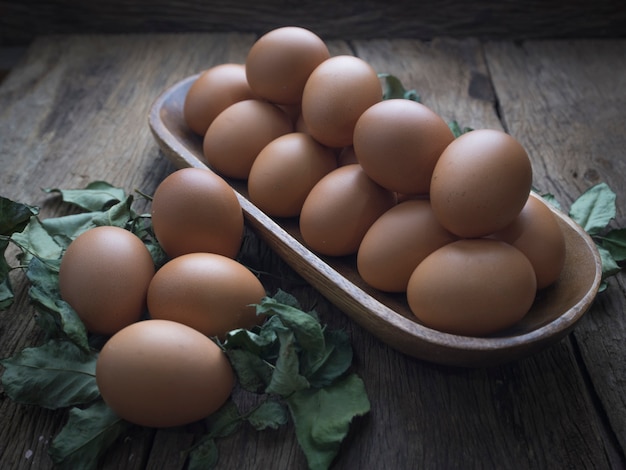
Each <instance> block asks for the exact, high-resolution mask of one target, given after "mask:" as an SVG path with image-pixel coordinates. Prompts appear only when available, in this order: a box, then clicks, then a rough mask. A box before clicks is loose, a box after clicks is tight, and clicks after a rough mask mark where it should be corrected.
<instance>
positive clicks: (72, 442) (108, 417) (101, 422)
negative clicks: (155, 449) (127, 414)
mask: <svg viewBox="0 0 626 470" xmlns="http://www.w3.org/2000/svg"><path fill="white" fill-rule="evenodd" d="M128 427H129V424H128V423H127V422H126V421H124V420H122V419H121V418H119V417H118V416H116V415H115V413H113V411H112V410H111V409H110V408H109V407H108V406H107V405H106V404H105V403H104V402H103V401H97V402H96V403H94V404H93V405H91V406H90V407H89V408H85V409H79V408H72V409H71V410H70V412H69V419H68V421H67V424H66V425H65V426H64V427H63V429H62V430H61V432H60V433H59V434H58V435H57V436H56V437H55V438H54V440H53V441H52V445H51V446H50V450H49V453H50V457H51V459H52V461H53V462H54V463H55V465H56V468H59V469H68V470H96V469H97V468H98V463H99V461H100V459H101V458H102V456H103V455H104V454H105V453H106V451H107V450H108V449H109V447H110V446H111V445H112V444H113V443H114V442H115V441H116V440H117V439H118V438H119V437H120V436H122V435H123V433H124V432H125V431H126V429H127V428H128Z"/></svg>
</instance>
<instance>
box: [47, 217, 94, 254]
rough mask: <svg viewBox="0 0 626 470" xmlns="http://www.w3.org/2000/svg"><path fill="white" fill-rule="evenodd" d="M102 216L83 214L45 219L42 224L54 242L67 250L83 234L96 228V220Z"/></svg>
mask: <svg viewBox="0 0 626 470" xmlns="http://www.w3.org/2000/svg"><path fill="white" fill-rule="evenodd" d="M101 214H102V212H81V213H80V214H71V215H65V216H61V217H54V218H49V219H44V220H42V221H41V222H40V224H41V227H42V228H43V229H44V230H45V231H46V233H47V234H48V235H49V236H50V237H52V239H53V240H54V242H55V243H56V244H57V245H59V246H60V247H61V248H62V249H63V250H65V249H67V247H68V246H69V244H70V243H71V242H72V241H73V240H74V239H75V238H76V237H78V236H79V235H80V234H81V233H83V232H85V231H87V230H89V229H91V228H94V227H95V226H96V224H95V223H94V219H97V218H98V217H100V216H101Z"/></svg>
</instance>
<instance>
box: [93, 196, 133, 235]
mask: <svg viewBox="0 0 626 470" xmlns="http://www.w3.org/2000/svg"><path fill="white" fill-rule="evenodd" d="M132 203H133V196H128V197H127V198H126V199H124V200H123V201H120V202H118V203H117V204H115V205H114V206H112V207H111V208H110V209H109V210H108V211H106V212H101V213H98V215H97V216H96V217H94V219H93V223H94V225H98V226H99V225H107V226H109V225H111V226H115V227H122V228H127V226H128V225H129V223H131V221H132V220H133V219H134V218H135V217H136V216H137V215H136V214H135V212H134V211H133V210H132V208H131V205H132Z"/></svg>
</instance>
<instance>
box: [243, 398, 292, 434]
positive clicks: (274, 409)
mask: <svg viewBox="0 0 626 470" xmlns="http://www.w3.org/2000/svg"><path fill="white" fill-rule="evenodd" d="M288 421H289V411H288V410H287V408H286V407H285V406H284V405H283V404H282V403H279V402H277V401H274V400H268V401H266V402H263V403H261V404H260V405H259V406H258V407H256V408H255V409H254V410H252V412H250V413H249V414H248V422H249V423H250V424H251V425H252V427H254V429H256V430H257V431H262V430H264V429H267V428H270V429H278V428H279V427H280V426H282V425H283V424H286V423H287V422H288Z"/></svg>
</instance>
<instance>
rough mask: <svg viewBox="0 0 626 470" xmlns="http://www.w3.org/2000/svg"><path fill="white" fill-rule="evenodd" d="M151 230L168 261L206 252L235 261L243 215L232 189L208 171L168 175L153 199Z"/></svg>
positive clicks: (189, 170) (187, 169)
mask: <svg viewBox="0 0 626 470" xmlns="http://www.w3.org/2000/svg"><path fill="white" fill-rule="evenodd" d="M151 213H152V226H153V229H154V233H155V236H156V238H157V240H158V241H159V243H160V245H161V247H162V248H163V250H165V252H166V253H167V254H168V255H169V256H170V257H172V258H173V257H176V256H180V255H183V254H186V253H195V252H208V253H217V254H220V255H224V256H228V257H230V258H234V257H235V256H236V255H237V253H238V251H239V248H240V247H241V241H242V237H243V212H242V210H241V205H240V204H239V200H238V199H237V195H236V194H235V192H234V191H233V189H232V188H231V187H230V186H229V185H228V183H226V181H224V180H223V179H222V178H221V177H219V176H218V175H216V174H215V173H213V172H212V171H210V170H207V169H201V168H183V169H180V170H177V171H175V172H173V173H171V174H170V175H168V176H167V177H166V178H165V179H164V180H163V181H162V182H161V183H160V184H159V186H158V187H157V189H156V191H155V192H154V196H153V199H152V209H151Z"/></svg>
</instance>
